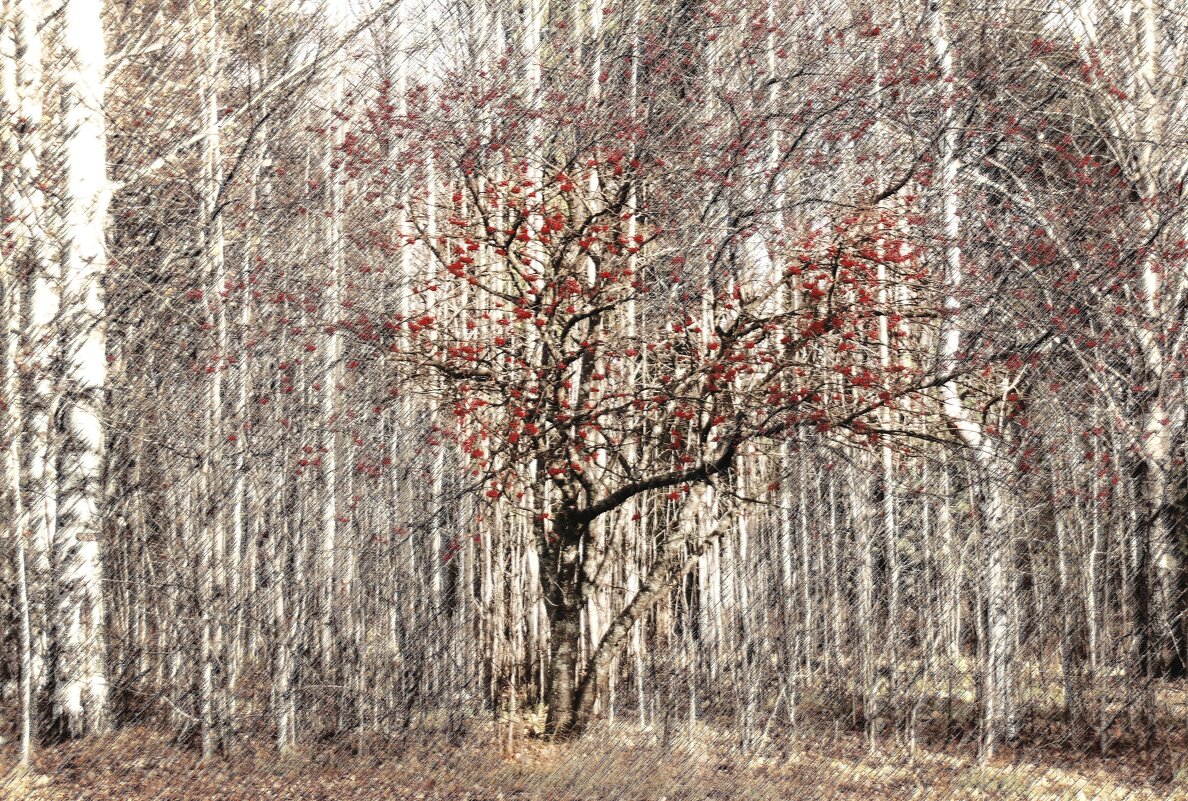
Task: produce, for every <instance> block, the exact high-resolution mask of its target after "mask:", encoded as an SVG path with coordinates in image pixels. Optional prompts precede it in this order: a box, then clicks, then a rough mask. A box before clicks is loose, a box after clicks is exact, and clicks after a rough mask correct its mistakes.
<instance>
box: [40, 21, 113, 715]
mask: <svg viewBox="0 0 1188 801" xmlns="http://www.w3.org/2000/svg"><path fill="white" fill-rule="evenodd" d="M100 10H101V2H100V0H67V2H66V3H65V4H64V5H63V7H62V34H61V35H62V40H61V49H62V56H63V61H62V63H63V69H62V73H61V78H60V81H61V99H62V120H61V125H62V160H63V170H64V176H63V187H62V205H63V215H62V216H63V220H62V311H61V331H62V333H61V336H60V342H61V348H62V361H63V368H62V379H63V387H64V392H63V397H62V408H61V409H60V411H59V420H60V421H61V423H60V426H61V435H62V447H61V452H60V453H59V455H58V457H59V458H58V476H59V479H58V480H59V489H58V493H59V505H58V528H57V532H56V534H55V540H54V562H55V563H54V578H55V580H56V582H57V604H58V609H57V627H58V628H57V642H55V647H56V649H57V654H56V665H55V688H54V690H55V701H54V718H55V720H56V722H57V723H58V724H59V725H60V726H61V727H62V728H64V729H65V730H66V731H67V732H69V733H71V734H82V733H83V732H88V731H99V730H102V729H103V728H105V727H106V725H107V697H108V688H107V675H106V672H107V668H106V645H105V642H104V633H103V626H104V592H103V567H102V561H101V558H100V550H99V538H100V535H101V529H102V515H103V511H104V508H105V500H104V498H103V460H104V456H105V448H104V441H105V431H104V427H103V415H102V411H101V407H102V403H103V392H104V388H105V383H106V375H107V353H106V321H105V319H104V314H105V312H104V292H103V277H104V274H105V272H106V268H107V252H106V241H105V234H106V221H107V209H108V204H109V201H110V197H111V186H110V184H109V182H108V178H107V154H106V121H105V119H104V105H103V96H104V87H103V77H104V39H103V22H102V18H101V14H100Z"/></svg>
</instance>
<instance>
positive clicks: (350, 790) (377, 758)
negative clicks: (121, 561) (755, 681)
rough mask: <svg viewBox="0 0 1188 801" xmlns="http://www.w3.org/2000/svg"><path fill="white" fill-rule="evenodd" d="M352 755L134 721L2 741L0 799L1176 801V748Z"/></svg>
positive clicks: (825, 746) (468, 750) (467, 748)
mask: <svg viewBox="0 0 1188 801" xmlns="http://www.w3.org/2000/svg"><path fill="white" fill-rule="evenodd" d="M368 750H369V751H370V753H369V755H368V756H358V755H356V754H355V753H353V746H352V747H350V748H349V749H348V747H347V746H345V745H338V746H336V745H335V744H333V743H324V744H320V745H316V744H311V745H310V746H309V749H308V750H307V751H303V752H298V753H297V754H294V755H293V756H290V757H285V758H280V757H278V756H277V755H276V754H275V752H272V751H270V750H269V749H268V748H267V747H266V746H265V745H261V746H260V748H259V750H258V751H252V750H249V749H245V750H244V751H243V752H242V753H239V754H236V755H233V756H232V757H230V758H219V759H216V760H212V761H211V762H209V763H207V764H201V763H200V761H199V759H198V757H197V755H196V754H195V753H194V751H193V749H191V748H183V747H180V746H178V745H175V744H173V743H171V742H170V741H168V740H167V739H165V738H163V737H161V736H160V735H158V734H155V733H154V732H153V731H151V730H149V729H147V728H143V727H131V728H125V729H122V730H121V731H119V732H117V733H115V734H112V735H109V736H106V737H102V738H94V739H90V740H84V741H81V742H74V743H67V744H63V745H60V746H57V747H54V748H46V749H43V750H42V751H41V752H40V753H39V754H38V755H37V758H36V759H35V763H34V767H33V769H32V770H31V771H29V772H27V773H22V772H20V771H18V770H17V769H16V767H15V761H14V756H15V754H14V751H13V748H12V744H11V743H8V744H6V745H4V746H3V747H2V748H0V799H21V800H22V801H114V800H115V799H119V801H140V800H141V799H145V800H146V801H147V799H153V801H256V799H289V800H291V801H298V800H300V801H323V800H324V801H373V800H376V801H378V800H379V799H399V800H400V801H403V800H404V799H417V800H418V801H601V800H602V799H606V801H612V799H613V801H736V800H737V801H775V800H776V799H788V801H801V800H802V799H803V800H804V801H817V799H821V800H822V801H859V800H861V801H879V800H881V799H937V800H938V801H939V800H940V799H945V801H949V800H950V799H951V800H952V801H959V800H963V799H971V800H972V799H1029V800H1031V799H1037V800H1038V801H1049V800H1050V801H1090V800H1091V799H1102V801H1106V800H1109V801H1115V800H1119V799H1131V800H1133V801H1165V800H1166V801H1172V800H1173V799H1185V800H1188V750H1186V749H1184V748H1183V747H1178V748H1167V747H1164V748H1158V749H1145V750H1140V751H1135V752H1132V753H1131V754H1129V755H1122V756H1118V757H1111V758H1109V759H1102V758H1100V757H1096V756H1093V755H1088V754H1084V753H1076V754H1074V753H1065V754H1061V753H1058V752H1051V751H1045V752H1043V756H1042V758H1040V757H1039V756H1038V755H1037V753H1036V752H1029V753H1024V752H1023V751H1014V752H1003V753H1000V754H999V755H997V756H996V757H995V758H994V759H993V760H991V761H990V762H988V763H986V764H979V763H978V761H977V760H976V758H974V757H973V756H971V755H970V754H968V753H965V754H963V753H960V752H957V751H951V752H944V751H928V750H924V749H917V750H916V753H915V755H914V757H913V756H911V755H909V753H908V752H907V751H906V750H904V749H896V748H893V747H888V748H882V749H876V750H875V751H873V752H872V751H870V750H869V749H868V748H867V747H866V746H865V745H864V744H863V742H862V741H861V739H860V738H858V737H854V736H848V735H842V736H839V737H835V736H830V737H826V738H820V739H815V740H809V739H801V740H799V741H797V742H795V743H792V742H789V743H785V744H778V743H775V742H773V743H770V744H769V745H768V747H767V748H765V749H764V750H763V751H762V752H761V753H759V754H758V755H754V756H751V757H747V756H743V755H740V754H738V753H737V752H732V751H731V750H729V749H726V748H717V747H714V746H712V745H710V746H707V745H705V743H704V741H703V740H699V741H698V744H697V745H696V746H694V745H693V744H692V742H691V741H690V740H688V739H686V740H685V741H684V742H683V744H678V745H676V746H673V747H669V748H661V747H660V746H658V745H655V744H652V743H648V742H644V741H642V740H640V741H638V742H637V741H635V740H633V739H632V738H631V737H630V736H628V735H626V734H620V735H618V736H614V737H609V738H607V737H603V738H595V737H593V736H590V737H588V738H586V739H584V740H582V741H581V742H579V743H575V744H570V745H553V744H548V743H544V742H540V741H534V740H526V741H524V743H523V744H522V745H521V747H520V748H519V749H518V753H517V754H516V755H514V756H505V755H502V754H501V753H500V749H499V747H498V746H495V745H492V744H491V742H490V740H485V741H483V742H477V741H476V742H473V743H470V744H466V745H462V746H450V745H447V744H445V742H444V741H443V742H442V743H441V744H434V743H420V744H415V745H410V746H404V747H400V748H396V747H393V748H390V749H388V750H386V751H382V752H381V750H380V749H368Z"/></svg>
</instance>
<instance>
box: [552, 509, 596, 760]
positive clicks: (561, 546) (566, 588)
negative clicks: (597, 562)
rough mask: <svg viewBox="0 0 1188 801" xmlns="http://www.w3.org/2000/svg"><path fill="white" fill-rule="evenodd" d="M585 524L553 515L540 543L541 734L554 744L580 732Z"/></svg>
mask: <svg viewBox="0 0 1188 801" xmlns="http://www.w3.org/2000/svg"><path fill="white" fill-rule="evenodd" d="M586 530H587V526H585V525H580V524H575V523H573V522H570V521H567V520H566V519H565V518H564V517H559V518H558V520H557V521H556V524H555V525H554V527H553V532H552V537H551V539H550V540H549V541H547V542H546V543H543V544H542V547H543V549H544V553H543V554H542V557H543V558H542V559H541V562H542V564H544V565H545V566H546V571H545V574H544V575H542V577H541V581H542V583H543V584H544V587H543V590H544V597H545V605H546V608H547V609H548V616H549V629H550V630H549V669H548V687H547V688H546V689H545V703H546V704H547V706H548V715H547V717H546V719H545V731H546V733H547V734H548V736H549V737H551V738H553V739H558V740H564V739H569V738H571V737H575V736H577V735H579V734H581V725H579V724H580V723H581V721H579V719H578V714H577V708H578V705H577V690H578V675H577V674H578V655H579V653H580V649H581V636H582V627H581V609H582V576H583V572H582V566H581V544H582V539H583V533H584V532H585V531H586Z"/></svg>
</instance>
